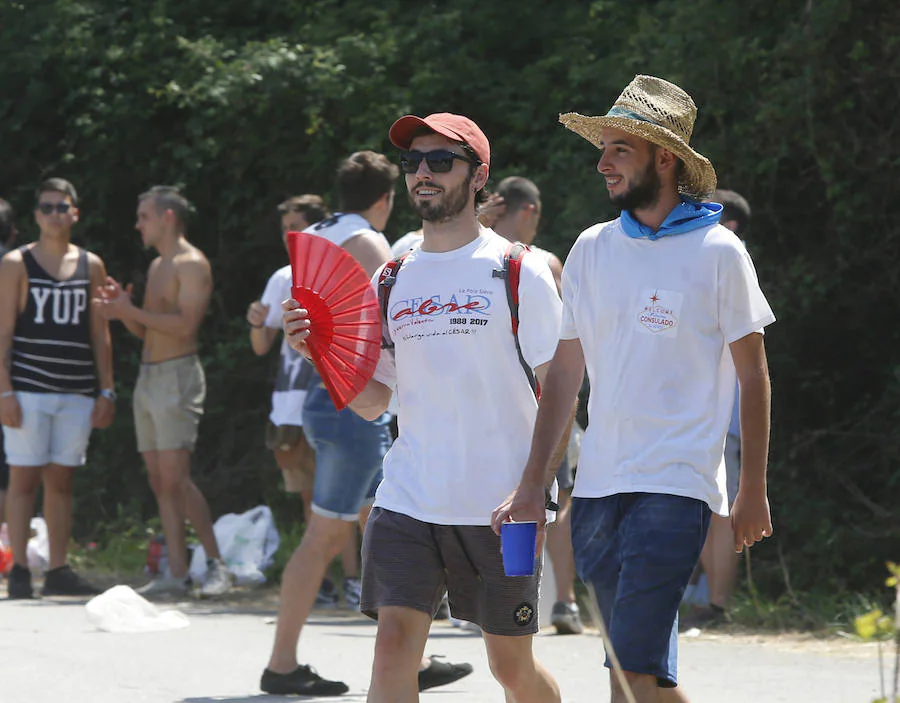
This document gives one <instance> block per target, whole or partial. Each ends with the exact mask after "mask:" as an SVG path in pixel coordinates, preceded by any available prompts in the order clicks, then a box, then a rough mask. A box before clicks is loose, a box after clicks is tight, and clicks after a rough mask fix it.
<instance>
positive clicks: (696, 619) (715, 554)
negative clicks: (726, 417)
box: [679, 189, 750, 630]
mask: <svg viewBox="0 0 900 703" xmlns="http://www.w3.org/2000/svg"><path fill="white" fill-rule="evenodd" d="M710 201H711V202H714V203H719V204H721V205H722V218H721V219H720V220H719V223H720V224H721V225H722V226H723V227H727V228H728V229H730V230H731V231H732V232H734V233H735V234H736V235H737V236H738V237H740V238H741V241H743V240H744V236H745V234H746V230H747V227H748V225H749V224H750V204H749V203H748V202H747V200H746V199H745V198H744V197H743V196H742V195H740V194H739V193H736V192H734V191H733V190H723V189H720V190H717V191H715V192H714V193H713V194H712V196H711V197H710ZM740 472H741V418H740V385H738V384H736V385H735V395H734V404H733V406H732V413H731V422H730V424H729V425H728V434H727V435H725V487H726V491H727V494H728V507H729V509H730V508H731V507H732V506H733V505H734V499H735V498H736V497H737V491H738V483H739V481H740ZM700 566H701V568H702V569H703V573H704V574H705V575H706V581H707V586H708V588H709V603H708V604H706V605H701V606H698V607H693V608H691V609H689V610H688V611H687V612H686V613H685V614H684V616H683V617H682V618H681V620H680V622H679V627H680V629H681V630H686V629H690V628H692V627H710V626H714V625H717V624H719V623H723V622H726V621H727V620H728V618H729V615H728V611H729V608H730V606H731V597H732V595H734V586H735V583H736V582H737V570H738V555H737V554H735V551H734V530H733V529H732V527H731V519H730V518H729V517H723V516H721V515H713V516H712V517H711V518H710V522H709V532H708V533H707V535H706V542H705V543H704V545H703V551H702V552H701V553H700Z"/></svg>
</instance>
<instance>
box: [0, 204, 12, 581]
mask: <svg viewBox="0 0 900 703" xmlns="http://www.w3.org/2000/svg"><path fill="white" fill-rule="evenodd" d="M15 241H16V217H15V213H14V212H13V209H12V205H10V204H9V203H8V202H6V201H5V200H4V199H3V198H0V259H2V258H3V255H4V254H6V252H8V251H9V249H10V247H12V245H13V243H14V242H15ZM8 487H9V464H7V463H6V452H4V451H3V433H2V432H0V525H2V524H3V523H4V522H6V489H7V488H8ZM0 578H2V574H0Z"/></svg>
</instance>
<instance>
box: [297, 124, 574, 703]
mask: <svg viewBox="0 0 900 703" xmlns="http://www.w3.org/2000/svg"><path fill="white" fill-rule="evenodd" d="M390 139H391V142H392V143H393V144H394V145H395V146H397V147H398V148H400V149H403V150H404V151H403V153H402V154H401V157H400V164H401V169H402V170H403V172H404V174H405V177H406V187H407V191H408V195H409V200H410V203H411V205H412V207H413V209H414V210H415V212H416V214H418V215H419V216H420V217H421V218H422V219H423V220H424V224H423V234H424V239H423V241H422V244H421V246H420V247H417V248H415V249H413V250H412V251H411V252H410V253H409V254H408V255H407V257H406V258H405V259H404V260H403V262H402V264H401V268H400V269H399V270H398V271H395V272H394V282H393V285H392V286H391V287H390V290H389V298H388V300H387V305H386V308H387V312H388V314H387V316H386V340H385V341H386V342H387V341H388V340H390V342H391V343H392V345H393V346H394V352H395V354H396V358H395V354H394V353H391V352H390V351H387V350H385V351H384V352H383V353H382V355H381V359H380V361H379V364H378V368H377V369H376V371H375V376H374V378H373V379H372V380H370V381H369V383H368V384H367V385H366V387H365V388H364V389H363V391H362V392H361V393H360V394H359V395H358V396H357V397H356V398H355V399H354V400H353V401H351V403H350V407H351V408H352V409H353V410H354V411H355V412H357V413H359V414H360V415H361V416H362V417H365V418H369V419H371V418H377V417H380V416H381V414H382V413H383V412H384V411H385V409H386V408H387V406H388V403H389V402H390V400H391V397H392V396H393V394H394V392H396V393H397V395H398V398H399V407H400V414H399V436H398V437H397V440H396V441H395V442H394V445H393V447H392V448H391V450H390V452H388V454H387V456H386V457H385V461H384V480H383V481H382V483H381V485H380V486H379V487H378V492H377V494H376V497H375V507H374V508H373V511H372V515H371V517H370V518H369V522H368V525H367V527H366V531H365V534H364V536H363V594H362V603H361V609H362V611H363V612H365V613H366V614H368V615H371V616H373V617H374V616H375V615H376V614H377V617H378V634H377V637H376V644H375V662H374V666H373V671H372V682H371V686H370V688H369V697H368V700H369V702H370V703H386V702H388V701H400V700H403V701H414V700H417V684H418V682H417V677H416V669H417V666H418V664H419V659H420V657H421V656H422V653H423V652H424V648H425V643H426V640H427V637H428V632H429V628H430V626H431V619H432V616H433V615H434V613H435V611H436V609H437V607H438V604H439V602H440V600H441V598H442V596H443V593H444V590H445V589H446V590H447V591H448V593H449V602H450V610H451V612H452V614H453V615H454V616H455V617H458V618H460V619H463V620H467V621H470V622H474V623H475V624H477V625H479V626H480V627H481V629H482V631H483V637H484V641H485V645H486V647H487V652H488V659H489V661H490V664H491V671H492V672H493V674H494V676H495V678H496V679H497V680H498V681H499V682H500V684H501V685H502V686H503V688H504V690H505V691H506V694H507V700H515V701H516V702H517V703H553V701H559V700H560V694H559V688H558V686H557V684H556V682H555V681H554V680H553V678H552V677H551V676H550V674H549V673H548V672H547V671H546V670H545V669H544V668H543V667H542V666H541V665H540V664H539V663H538V662H537V660H536V659H535V657H534V653H533V651H532V639H533V635H534V633H535V632H537V630H538V617H537V603H538V582H539V578H540V563H539V562H538V563H537V567H536V569H535V573H534V574H533V575H532V576H528V577H517V578H511V577H507V576H505V574H504V571H503V564H502V559H501V555H500V542H499V538H498V537H497V536H496V535H495V534H494V533H493V532H492V530H491V527H490V523H491V511H492V510H493V508H494V506H495V505H496V504H497V503H499V502H500V501H502V500H503V499H504V498H506V496H507V495H509V493H510V492H511V491H512V490H513V489H514V488H515V486H516V484H517V482H518V478H519V465H520V462H522V461H524V459H525V457H526V455H527V453H528V440H529V438H530V437H531V430H532V427H533V423H534V418H535V416H536V412H537V400H536V398H535V395H534V391H533V390H532V386H531V384H530V382H529V378H528V376H526V373H525V370H524V369H523V367H522V366H520V364H519V358H518V355H517V352H516V344H515V338H514V335H513V332H512V327H511V318H510V309H509V307H508V303H507V298H506V294H507V293H506V285H505V283H504V281H503V279H502V278H500V277H498V276H497V272H499V271H503V270H504V258H505V256H506V253H507V250H508V248H509V243H508V242H507V241H506V240H505V239H503V238H502V237H500V236H499V235H498V234H496V233H495V232H493V231H492V230H489V229H485V228H483V227H481V226H480V225H479V223H478V220H477V219H476V214H475V203H476V200H477V198H478V193H479V192H480V191H481V190H482V189H483V188H484V185H485V182H486V181H487V178H488V169H489V165H490V159H491V152H490V145H489V143H488V140H487V137H486V136H485V135H484V133H483V132H482V131H481V129H480V128H479V127H478V126H477V125H476V124H475V123H474V122H472V121H471V120H470V119H468V118H466V117H463V116H460V115H454V114H449V113H440V114H434V115H430V116H428V117H426V118H424V119H422V118H419V117H415V116H412V115H409V116H406V117H403V118H401V119H400V120H398V121H397V122H395V123H394V125H393V126H392V127H391V130H390ZM375 280H376V281H377V280H379V277H376V278H375ZM518 291H519V297H520V306H519V319H520V326H519V335H518V339H519V342H520V343H521V348H522V354H523V357H524V359H525V361H526V363H527V365H528V366H529V367H530V369H531V371H532V372H533V373H534V374H536V375H537V378H538V380H543V377H544V370H545V369H546V366H547V363H548V362H549V360H550V358H551V357H552V356H553V351H554V349H555V348H556V339H557V334H558V328H559V320H560V311H561V303H560V300H559V296H558V295H557V292H556V286H555V284H554V282H553V276H552V275H551V273H550V269H549V268H548V267H547V264H546V262H545V261H544V260H543V259H542V258H541V257H534V256H529V255H526V256H525V257H524V258H522V260H521V282H520V284H519V287H518ZM382 294H383V291H382ZM283 307H284V309H285V315H284V327H285V333H286V335H287V339H288V340H289V343H290V344H291V345H292V346H293V347H294V348H295V349H297V350H298V351H300V352H301V353H303V354H307V353H308V351H307V350H306V347H305V344H304V339H305V338H306V336H307V334H308V331H307V330H308V326H309V320H308V318H307V317H306V311H304V310H300V309H298V308H299V305H298V304H297V303H296V301H293V300H291V301H286V303H285V305H284V306H283ZM389 346H390V345H389ZM418 688H419V689H420V688H421V687H418Z"/></svg>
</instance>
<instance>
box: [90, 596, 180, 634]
mask: <svg viewBox="0 0 900 703" xmlns="http://www.w3.org/2000/svg"><path fill="white" fill-rule="evenodd" d="M84 609H85V612H86V613H87V617H88V620H90V621H91V623H92V624H93V625H94V626H95V627H96V628H97V629H98V630H103V631H104V632H118V633H132V632H164V631H166V630H180V629H181V628H183V627H187V626H188V625H190V624H191V623H190V621H189V620H188V618H187V615H185V614H184V613H181V612H179V611H177V610H163V611H161V610H159V609H158V608H157V607H156V606H155V605H153V604H152V603H150V602H149V601H147V600H146V599H145V598H142V597H141V596H140V595H138V594H137V593H136V592H135V591H134V590H133V589H131V588H129V587H128V586H113V587H112V588H110V589H109V590H108V591H104V592H103V593H101V594H100V595H99V596H94V597H93V598H91V599H90V600H89V601H88V602H87V603H86V604H85V606H84Z"/></svg>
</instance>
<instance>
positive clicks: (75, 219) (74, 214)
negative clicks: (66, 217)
mask: <svg viewBox="0 0 900 703" xmlns="http://www.w3.org/2000/svg"><path fill="white" fill-rule="evenodd" d="M80 214H81V210H79V209H78V208H77V207H73V208H72V224H73V225H74V224H75V223H76V222H78V216H79V215H80Z"/></svg>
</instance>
